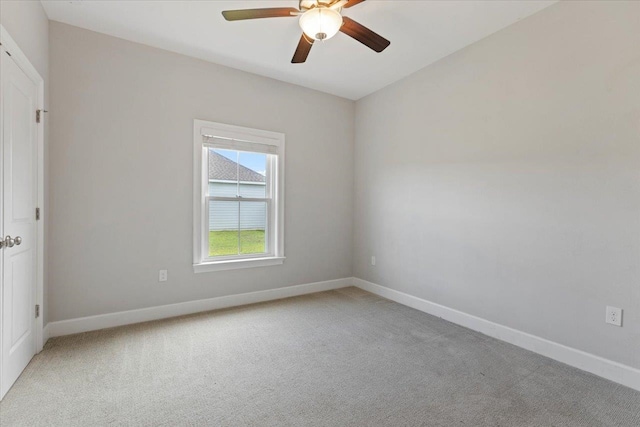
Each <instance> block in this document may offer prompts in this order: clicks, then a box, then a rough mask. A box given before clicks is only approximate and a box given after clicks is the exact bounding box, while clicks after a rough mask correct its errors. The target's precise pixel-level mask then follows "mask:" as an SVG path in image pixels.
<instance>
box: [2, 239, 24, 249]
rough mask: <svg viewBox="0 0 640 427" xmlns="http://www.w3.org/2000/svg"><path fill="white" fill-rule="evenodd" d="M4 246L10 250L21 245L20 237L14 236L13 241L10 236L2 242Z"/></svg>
mask: <svg viewBox="0 0 640 427" xmlns="http://www.w3.org/2000/svg"><path fill="white" fill-rule="evenodd" d="M3 243H4V245H5V246H6V247H8V248H12V247H13V246H14V245H20V243H22V237H20V236H16V238H15V239H12V238H11V236H7V237H5V238H4V241H3Z"/></svg>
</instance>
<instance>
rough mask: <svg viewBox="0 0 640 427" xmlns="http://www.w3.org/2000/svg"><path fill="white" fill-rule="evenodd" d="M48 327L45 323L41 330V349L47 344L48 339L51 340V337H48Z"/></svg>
mask: <svg viewBox="0 0 640 427" xmlns="http://www.w3.org/2000/svg"><path fill="white" fill-rule="evenodd" d="M49 325H50V323H47V324H46V326H45V327H44V328H42V346H43V347H44V345H45V344H46V343H47V341H48V340H49V338H51V335H49V331H50V328H49Z"/></svg>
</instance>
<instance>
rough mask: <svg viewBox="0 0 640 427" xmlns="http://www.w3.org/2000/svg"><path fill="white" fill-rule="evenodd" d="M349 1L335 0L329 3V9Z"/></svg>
mask: <svg viewBox="0 0 640 427" xmlns="http://www.w3.org/2000/svg"><path fill="white" fill-rule="evenodd" d="M348 2H349V0H336V1H335V2H333V3H331V6H329V9H338V8H341V7H344V5H345V4H347V3H348Z"/></svg>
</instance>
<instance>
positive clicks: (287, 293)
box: [44, 277, 352, 338]
mask: <svg viewBox="0 0 640 427" xmlns="http://www.w3.org/2000/svg"><path fill="white" fill-rule="evenodd" d="M347 286H352V278H350V277H349V278H344V279H336V280H327V281H324V282H315V283H308V284H304V285H296V286H287V287H284V288H277V289H268V290H265V291H257V292H249V293H244V294H237V295H228V296H223V297H217V298H209V299H202V300H197V301H188V302H181V303H177V304H169V305H161V306H157V307H148V308H141V309H138V310H128V311H120V312H117V313H108V314H100V315H97V316H88V317H79V318H76V319H69V320H60V321H57V322H49V323H48V324H47V326H46V328H45V333H44V335H45V336H46V337H47V338H49V337H50V338H53V337H59V336H62V335H70V334H77V333H80V332H88V331H95V330H98V329H105V328H113V327H115V326H123V325H130V324H133V323H140V322H148V321H150V320H158V319H165V318H169V317H176V316H182V315H185V314H193V313H200V312H203V311H211V310H217V309H221V308H228V307H235V306H239V305H246V304H253V303H257V302H263V301H271V300H276V299H282V298H288V297H294V296H298V295H304V294H312V293H315V292H322V291H329V290H332V289H339V288H344V287H347Z"/></svg>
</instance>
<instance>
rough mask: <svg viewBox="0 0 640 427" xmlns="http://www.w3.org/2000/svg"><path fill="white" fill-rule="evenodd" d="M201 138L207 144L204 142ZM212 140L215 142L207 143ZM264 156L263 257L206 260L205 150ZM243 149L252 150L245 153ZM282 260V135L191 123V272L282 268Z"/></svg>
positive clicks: (199, 121) (207, 257)
mask: <svg viewBox="0 0 640 427" xmlns="http://www.w3.org/2000/svg"><path fill="white" fill-rule="evenodd" d="M205 137H209V141H208V142H205ZM212 138H214V139H215V141H216V142H211V139H212ZM209 147H217V148H222V149H228V150H238V151H249V152H265V153H268V154H271V155H270V156H269V158H270V161H268V162H267V169H268V170H269V173H267V177H269V178H270V181H269V182H267V183H266V185H267V191H268V192H269V193H271V194H270V196H271V202H270V203H267V206H268V209H267V232H266V233H265V237H266V239H267V246H268V249H267V253H266V254H252V255H232V256H219V257H209V215H208V211H207V207H208V202H209V201H210V200H211V196H209V194H208V191H209V188H208V182H209V177H208V175H209V165H208V161H209V160H208V157H207V156H206V155H205V153H206V149H208V148H209ZM247 147H253V150H252V149H248V148H247ZM225 199H228V200H231V201H234V200H238V201H243V200H244V201H251V200H250V199H249V200H247V198H241V197H237V198H225ZM284 260H285V256H284V134H282V133H279V132H270V131H265V130H258V129H251V128H245V127H241V126H233V125H227V124H223V123H215V122H209V121H205V120H194V121H193V271H194V272H195V273H205V272H210V271H220V270H232V269H237V268H250V267H266V266H271V265H279V264H282V263H283V262H284Z"/></svg>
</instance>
